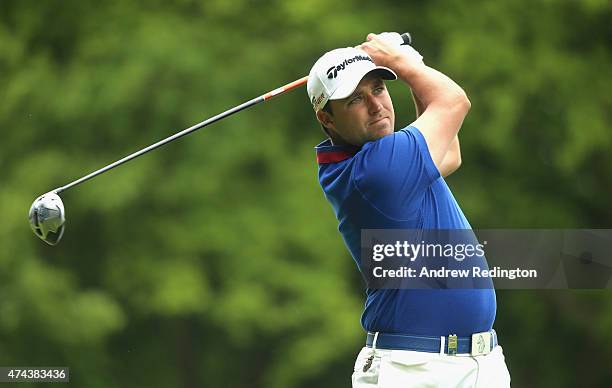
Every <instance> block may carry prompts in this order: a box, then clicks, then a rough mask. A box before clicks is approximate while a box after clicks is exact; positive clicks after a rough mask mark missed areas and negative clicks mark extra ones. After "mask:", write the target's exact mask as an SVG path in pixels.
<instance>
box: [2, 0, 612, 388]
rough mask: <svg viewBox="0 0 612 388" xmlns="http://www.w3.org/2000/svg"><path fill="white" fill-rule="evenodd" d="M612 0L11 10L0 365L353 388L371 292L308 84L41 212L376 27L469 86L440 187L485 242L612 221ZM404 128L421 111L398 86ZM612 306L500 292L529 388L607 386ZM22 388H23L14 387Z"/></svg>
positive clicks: (97, 379) (106, 376)
mask: <svg viewBox="0 0 612 388" xmlns="http://www.w3.org/2000/svg"><path fill="white" fill-rule="evenodd" d="M611 14H612V8H611V7H610V4H609V2H607V1H599V0H589V1H561V0H558V1H554V0H548V1H540V2H527V1H511V0H503V1H496V2H488V1H472V2H462V1H456V0H446V1H433V2H417V3H415V4H409V3H405V4H403V3H397V2H391V1H380V2H372V3H369V4H359V3H358V2H356V1H346V2H325V1H319V0H315V1H297V0H295V1H294V0H291V1H270V2H247V1H242V0H234V1H223V0H211V1H205V2H204V1H202V2H198V1H188V0H182V1H175V2H171V3H170V2H162V1H148V2H144V1H131V2H119V1H115V2H104V3H100V2H93V1H46V2H34V1H6V0H3V1H2V2H0V102H1V104H0V131H1V134H2V140H1V141H0V167H1V168H0V209H1V213H0V214H2V216H3V218H4V219H3V222H0V247H1V249H0V365H3V366H18V365H39V366H42V365H67V366H70V367H71V372H72V381H73V382H74V383H75V385H78V386H87V387H110V386H117V387H144V386H147V387H174V386H181V387H202V386H206V387H247V386H248V387H251V386H260V387H306V386H321V387H341V386H348V385H349V382H350V374H351V372H352V369H351V368H352V363H353V360H354V356H355V354H356V352H357V351H358V350H359V348H360V347H361V345H362V342H363V333H362V329H361V327H360V326H359V314H360V312H361V306H362V303H363V290H362V283H361V281H360V278H359V275H358V274H357V271H356V269H355V268H354V264H353V262H352V260H351V259H350V257H349V255H348V253H347V252H346V249H345V248H344V246H343V244H342V241H341V238H340V235H339V234H338V232H337V225H336V221H335V218H334V216H333V214H332V211H331V209H330V207H329V206H328V205H327V203H326V202H325V200H324V198H323V195H322V193H321V190H320V188H319V186H318V183H317V179H316V164H315V161H314V152H313V150H312V147H313V146H314V145H315V144H316V143H318V142H319V141H320V140H321V138H322V134H321V132H320V131H319V130H318V126H317V124H316V122H315V119H314V115H313V114H312V111H311V108H310V106H309V104H308V101H307V97H306V93H305V91H304V90H299V91H297V92H292V93H290V94H288V95H286V96H283V97H281V98H279V99H277V100H273V101H271V102H270V103H267V104H264V105H261V106H257V107H255V108H252V109H250V110H249V111H245V112H242V113H240V114H238V115H236V116H234V117H231V118H228V119H226V120H224V121H222V122H220V123H218V124H215V125H214V126H211V127H209V128H206V129H204V130H202V131H201V132H200V133H197V134H193V135H190V137H189V138H188V139H183V140H181V141H178V142H176V143H173V144H171V145H169V146H166V147H165V148H163V149H161V150H159V151H156V152H155V153H153V154H150V155H147V156H144V157H142V158H140V159H139V160H137V161H134V162H132V163H130V164H129V165H127V166H124V167H121V168H120V169H118V170H116V171H112V172H109V173H107V174H105V175H103V176H101V177H99V178H96V180H95V181H92V182H90V183H87V184H86V185H83V186H82V187H79V188H78V189H75V190H74V191H70V192H67V193H66V194H64V195H62V197H63V199H64V203H65V205H66V210H67V217H68V223H67V231H66V235H65V236H64V239H63V241H62V243H61V244H60V245H58V246H57V247H54V248H51V247H48V246H45V245H44V244H43V243H41V242H40V241H38V240H37V239H36V238H35V237H34V236H33V235H32V234H31V232H30V231H29V227H28V224H27V221H26V214H27V210H28V207H29V206H30V204H31V202H32V201H33V200H34V198H35V197H36V195H38V194H41V193H43V192H45V191H47V190H49V189H51V188H54V187H57V186H59V185H61V184H64V183H67V182H69V181H71V180H72V179H75V178H77V177H80V176H82V175H83V174H85V173H87V172H90V171H92V170H94V169H97V168H99V167H101V166H103V165H105V164H107V163H109V162H111V161H114V160H116V159H118V158H120V157H122V156H124V155H126V154H128V153H130V152H133V151H135V150H137V149H139V148H141V147H143V146H145V145H148V144H150V143H152V142H154V141H156V140H158V139H161V138H163V137H166V136H168V135H170V134H172V133H174V132H176V131H178V130H180V129H183V128H185V127H187V126H189V125H191V124H193V123H196V122H199V121H201V120H203V119H205V118H207V117H210V116H212V115H214V114H216V113H218V112H220V111H223V110H225V109H227V108H229V107H231V106H234V105H236V104H238V103H240V102H243V101H245V100H247V99H250V98H252V97H255V96H257V95H260V94H262V93H264V92H266V91H268V90H270V89H273V88H275V87H277V86H280V85H282V84H284V83H286V82H289V81H291V80H294V79H296V78H298V77H301V76H303V75H305V74H306V73H307V72H308V71H309V69H310V66H311V65H312V63H313V62H314V61H315V60H316V59H317V58H318V57H319V55H321V54H322V53H323V52H324V51H327V50H329V49H332V48H335V47H339V46H348V45H354V44H357V43H359V42H360V41H361V40H363V39H364V37H365V35H366V34H367V33H368V32H378V31H410V32H412V34H413V37H414V40H415V43H414V44H415V47H416V48H417V49H418V50H420V52H421V53H422V54H423V55H424V57H425V61H426V63H428V64H429V65H430V66H433V67H435V68H438V69H440V70H441V71H443V72H445V73H446V74H448V75H449V76H451V77H452V78H453V79H455V80H456V81H457V82H458V83H459V84H461V85H462V86H463V87H464V88H465V90H466V91H467V93H468V95H469V97H470V99H471V101H472V110H471V112H470V115H469V116H468V119H467V120H466V122H465V123H464V126H463V129H462V131H461V134H460V136H461V139H462V145H463V159H464V163H463V167H462V168H461V169H460V170H459V171H458V172H457V173H455V174H454V175H453V176H452V177H451V178H450V179H449V185H450V186H451V188H452V189H453V191H454V193H455V195H456V197H457V198H458V200H459V202H460V203H461V204H462V207H463V210H464V212H465V213H466V215H467V216H468V218H469V219H470V221H471V223H472V225H473V226H474V227H478V228H486V227H497V228H520V227H531V228H537V227H546V228H570V227H574V228H581V227H601V228H610V227H611V226H612V207H610V205H609V202H608V201H609V198H610V194H612V188H611V187H612V186H611V182H612V180H611V178H610V177H611V176H612V153H611V152H610V149H611V148H612V133H611V126H610V122H611V120H610V112H611V111H612V109H611V108H612V106H611V105H612V100H611V97H610V96H611V94H610V90H612V85H611V83H612V77H611V74H610V73H611V68H612V67H611V58H610V57H611V47H610V42H612V29H611V28H610V23H609V21H610V20H611V16H612V15H611ZM390 88H391V92H392V95H393V96H394V102H395V106H396V112H397V114H398V120H397V121H398V123H400V124H408V123H409V122H410V121H411V120H412V117H413V116H414V110H413V108H412V106H411V102H410V101H411V100H410V96H409V93H407V91H406V89H405V87H403V86H402V85H400V84H399V83H397V82H396V83H395V84H391V85H390ZM610 296H611V294H610V292H609V291H607V290H606V291H584V292H569V291H546V292H544V291H521V292H517V291H499V292H498V307H499V310H498V319H497V322H496V328H497V330H498V332H499V334H500V340H501V342H502V345H503V346H504V349H505V353H506V357H507V361H508V365H509V367H510V370H511V373H512V376H513V381H514V384H515V385H516V386H521V387H574V386H605V385H606V384H607V383H608V382H609V379H610V377H612V376H611V372H610V368H609V363H608V362H607V361H606V360H609V359H610V357H611V354H612V353H611V352H610V349H611V348H612V334H611V333H612V332H611V331H610V328H611V327H612V298H610ZM24 386H25V385H24Z"/></svg>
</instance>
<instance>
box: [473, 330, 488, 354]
mask: <svg viewBox="0 0 612 388" xmlns="http://www.w3.org/2000/svg"><path fill="white" fill-rule="evenodd" d="M491 350H492V349H491V332H489V331H484V332H482V333H474V334H472V348H471V352H470V353H471V354H472V356H482V355H485V354H489V353H491Z"/></svg>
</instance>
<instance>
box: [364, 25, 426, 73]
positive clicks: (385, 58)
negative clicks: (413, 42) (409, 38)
mask: <svg viewBox="0 0 612 388" xmlns="http://www.w3.org/2000/svg"><path fill="white" fill-rule="evenodd" d="M392 34H396V33H390V32H383V33H381V34H378V35H377V34H368V36H367V40H366V41H365V42H363V43H362V44H360V45H359V46H356V47H357V48H359V49H361V50H363V51H365V52H366V53H368V55H370V57H371V58H372V60H374V63H375V64H376V65H378V66H386V67H388V68H390V69H391V70H395V69H394V67H395V65H396V64H397V63H398V62H401V61H407V62H409V63H410V64H414V65H418V64H423V57H422V56H421V54H419V52H418V51H416V50H415V49H414V48H412V47H411V46H409V45H403V46H400V45H399V44H398V43H397V42H396V39H394V37H393V36H392Z"/></svg>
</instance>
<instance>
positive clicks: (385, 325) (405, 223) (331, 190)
mask: <svg viewBox="0 0 612 388" xmlns="http://www.w3.org/2000/svg"><path fill="white" fill-rule="evenodd" d="M316 152H317V161H318V164H319V182H320V184H321V187H322V188H323V192H324V193H325V197H326V198H327V200H328V201H329V202H330V203H331V205H332V207H333V209H334V212H335V214H336V217H337V219H338V222H339V225H338V229H339V231H340V233H341V234H342V237H343V239H344V242H345V244H346V246H347V247H348V249H349V251H350V253H351V255H352V256H353V259H354V260H355V262H356V263H357V266H358V268H359V270H360V271H361V264H360V263H361V260H360V255H361V252H360V249H361V241H360V240H361V230H362V229H471V226H470V224H469V222H468V221H467V219H466V218H465V215H464V214H463V212H462V211H461V208H460V207H459V205H458V204H457V201H456V200H455V198H454V197H453V194H452V193H451V191H450V189H449V188H448V186H447V184H446V182H445V181H444V179H443V178H442V177H441V175H440V172H439V171H438V169H437V168H436V166H435V164H434V162H433V160H432V159H431V156H430V154H429V149H428V148H427V143H426V142H425V138H424V137H423V135H422V133H421V132H420V131H419V130H418V129H417V128H416V127H414V126H409V127H406V128H404V129H402V130H399V131H397V132H395V133H393V134H391V135H388V136H385V137H382V138H380V139H378V140H376V141H373V142H369V143H366V144H365V145H363V147H361V148H356V147H351V146H336V145H332V144H331V142H330V141H329V140H326V141H324V142H322V143H321V144H319V145H318V146H317V147H316ZM495 310H496V301H495V290H494V289H493V288H488V289H367V290H366V302H365V309H364V311H363V315H362V317H361V324H362V326H363V327H364V329H365V330H367V331H371V332H375V331H380V332H386V333H403V334H414V335H431V336H445V335H449V334H457V335H460V336H467V335H470V334H472V333H476V332H482V331H487V330H490V329H491V328H492V327H493V321H494V320H495Z"/></svg>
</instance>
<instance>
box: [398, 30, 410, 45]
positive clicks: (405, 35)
mask: <svg viewBox="0 0 612 388" xmlns="http://www.w3.org/2000/svg"><path fill="white" fill-rule="evenodd" d="M400 36H401V37H402V40H403V41H404V44H407V45H412V36H410V33H409V32H404V33H403V34H402V35H400Z"/></svg>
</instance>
